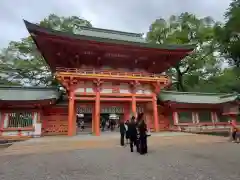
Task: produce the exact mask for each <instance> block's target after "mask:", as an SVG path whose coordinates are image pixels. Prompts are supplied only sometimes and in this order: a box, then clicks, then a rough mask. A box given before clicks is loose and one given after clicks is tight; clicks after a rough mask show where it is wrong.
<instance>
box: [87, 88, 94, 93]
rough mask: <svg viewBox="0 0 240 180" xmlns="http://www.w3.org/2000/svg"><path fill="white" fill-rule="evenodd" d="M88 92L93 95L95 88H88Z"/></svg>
mask: <svg viewBox="0 0 240 180" xmlns="http://www.w3.org/2000/svg"><path fill="white" fill-rule="evenodd" d="M86 92H87V93H93V92H94V91H93V88H86Z"/></svg>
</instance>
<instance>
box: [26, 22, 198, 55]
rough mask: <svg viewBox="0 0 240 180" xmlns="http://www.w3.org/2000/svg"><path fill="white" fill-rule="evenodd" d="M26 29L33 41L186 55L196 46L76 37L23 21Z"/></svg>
mask: <svg viewBox="0 0 240 180" xmlns="http://www.w3.org/2000/svg"><path fill="white" fill-rule="evenodd" d="M24 23H25V25H26V28H27V30H28V32H29V33H30V34H31V35H32V37H33V39H35V38H34V36H35V35H44V34H45V35H50V36H55V37H56V36H57V37H58V38H60V39H71V40H90V41H96V42H103V43H106V42H107V43H113V44H119V45H130V46H135V47H140V48H150V49H152V50H158V51H159V50H168V51H180V52H185V53H186V55H187V53H189V52H191V51H193V50H194V48H195V47H196V45H192V44H191V45H159V44H151V43H140V42H133V41H123V40H116V39H108V38H100V37H92V36H85V35H76V34H72V33H67V32H61V31H56V30H52V29H49V28H43V27H40V26H38V25H36V24H33V23H30V22H28V21H26V20H24Z"/></svg>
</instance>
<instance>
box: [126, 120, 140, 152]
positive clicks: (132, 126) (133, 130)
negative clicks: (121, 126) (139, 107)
mask: <svg viewBox="0 0 240 180" xmlns="http://www.w3.org/2000/svg"><path fill="white" fill-rule="evenodd" d="M128 133H129V139H130V150H131V152H133V147H134V146H136V147H137V151H138V144H137V126H136V122H135V116H132V118H131V121H130V123H129V125H128Z"/></svg>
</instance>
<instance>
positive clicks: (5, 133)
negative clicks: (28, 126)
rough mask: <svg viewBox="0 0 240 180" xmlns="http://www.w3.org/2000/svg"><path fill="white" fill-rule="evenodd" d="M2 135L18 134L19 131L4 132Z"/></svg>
mask: <svg viewBox="0 0 240 180" xmlns="http://www.w3.org/2000/svg"><path fill="white" fill-rule="evenodd" d="M2 136H18V131H8V132H3V133H2Z"/></svg>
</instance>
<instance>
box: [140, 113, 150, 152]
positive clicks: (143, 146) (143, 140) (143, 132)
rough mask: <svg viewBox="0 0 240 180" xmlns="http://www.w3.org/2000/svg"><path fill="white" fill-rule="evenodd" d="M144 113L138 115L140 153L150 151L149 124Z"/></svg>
mask: <svg viewBox="0 0 240 180" xmlns="http://www.w3.org/2000/svg"><path fill="white" fill-rule="evenodd" d="M143 116H144V114H143V113H141V114H139V115H138V131H139V153H140V154H146V153H147V151H148V146H147V124H146V123H145V121H144V117H143Z"/></svg>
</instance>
